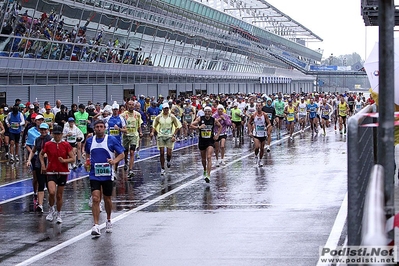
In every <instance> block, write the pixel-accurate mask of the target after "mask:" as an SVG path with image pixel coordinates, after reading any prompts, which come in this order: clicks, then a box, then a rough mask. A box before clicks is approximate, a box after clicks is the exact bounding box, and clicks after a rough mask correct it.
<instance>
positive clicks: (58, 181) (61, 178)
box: [47, 174, 68, 186]
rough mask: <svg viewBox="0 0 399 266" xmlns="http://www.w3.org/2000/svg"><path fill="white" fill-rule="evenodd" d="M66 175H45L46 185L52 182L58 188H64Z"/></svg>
mask: <svg viewBox="0 0 399 266" xmlns="http://www.w3.org/2000/svg"><path fill="white" fill-rule="evenodd" d="M67 178H68V176H67V175H58V174H57V175H47V183H48V182H50V181H54V182H55V183H56V184H57V185H59V186H65V185H66V182H67Z"/></svg>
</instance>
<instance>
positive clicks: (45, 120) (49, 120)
mask: <svg viewBox="0 0 399 266" xmlns="http://www.w3.org/2000/svg"><path fill="white" fill-rule="evenodd" d="M51 121H53V119H51V117H46V118H45V119H44V122H46V123H51Z"/></svg>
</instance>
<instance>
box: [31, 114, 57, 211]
mask: <svg viewBox="0 0 399 266" xmlns="http://www.w3.org/2000/svg"><path fill="white" fill-rule="evenodd" d="M39 116H41V115H38V116H37V117H39ZM36 121H37V123H40V122H41V124H39V131H40V133H39V134H40V135H39V137H37V138H35V140H34V143H33V145H32V149H31V150H30V153H29V156H28V160H27V162H26V166H27V167H31V168H32V169H33V170H32V172H34V176H35V179H36V181H37V184H36V185H37V187H36V189H37V196H36V197H37V201H36V202H35V204H34V207H35V210H36V211H37V212H38V213H39V214H40V215H41V214H43V199H44V186H45V185H46V184H47V176H46V174H45V173H42V171H41V164H40V159H39V158H38V156H37V155H38V154H40V152H41V151H42V149H43V147H44V145H45V144H46V142H48V141H50V140H51V136H50V135H49V134H48V133H49V126H48V124H46V123H43V121H44V119H43V117H39V119H37V120H36ZM31 130H33V129H31ZM46 160H47V159H46Z"/></svg>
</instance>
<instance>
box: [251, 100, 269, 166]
mask: <svg viewBox="0 0 399 266" xmlns="http://www.w3.org/2000/svg"><path fill="white" fill-rule="evenodd" d="M262 107H263V106H262V103H261V102H258V103H256V112H255V113H254V114H253V115H252V116H251V118H250V120H249V123H248V125H249V126H248V135H249V136H251V137H253V138H254V150H255V166H259V167H262V166H263V163H262V158H263V154H264V153H265V142H266V136H267V130H268V129H269V127H271V122H270V120H269V116H268V115H267V114H266V113H265V112H263V111H262Z"/></svg>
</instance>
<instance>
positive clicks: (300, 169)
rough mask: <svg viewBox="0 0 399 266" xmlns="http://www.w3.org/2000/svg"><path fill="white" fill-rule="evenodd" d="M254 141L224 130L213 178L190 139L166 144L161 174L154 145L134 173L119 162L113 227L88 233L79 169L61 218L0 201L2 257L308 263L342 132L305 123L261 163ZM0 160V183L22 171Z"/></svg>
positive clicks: (333, 185) (339, 156)
mask: <svg viewBox="0 0 399 266" xmlns="http://www.w3.org/2000/svg"><path fill="white" fill-rule="evenodd" d="M144 141H147V142H146V143H147V145H148V140H144ZM252 145H253V144H251V142H250V140H249V139H248V138H245V139H244V141H243V142H241V143H233V142H232V140H231V138H228V141H227V145H226V146H227V154H226V163H227V164H226V165H225V166H223V167H213V170H212V173H211V183H210V184H206V183H205V182H204V181H203V179H202V176H201V174H202V165H201V159H200V155H199V151H198V148H197V147H196V144H195V142H193V141H191V143H189V142H187V145H186V146H185V147H180V148H179V149H178V150H175V151H174V152H173V158H172V167H171V168H170V169H169V170H168V171H167V173H166V175H165V176H161V175H160V164H159V157H158V156H156V155H148V156H147V157H146V156H142V158H143V159H140V160H139V161H138V162H137V163H136V164H135V169H134V170H135V177H134V178H133V179H132V180H127V178H126V177H125V173H124V171H123V168H119V171H118V174H119V176H118V178H117V180H116V182H115V187H114V190H113V203H114V204H113V224H114V228H113V233H112V234H106V233H105V232H104V230H102V232H103V233H102V236H101V237H100V238H98V239H95V240H94V239H91V237H90V236H89V234H90V233H89V231H88V230H90V229H91V226H92V216H91V209H90V208H89V206H88V199H89V197H90V186H89V181H88V179H87V178H86V177H83V178H82V177H79V178H76V179H75V180H74V181H71V182H69V183H68V185H67V186H66V188H65V195H64V206H63V223H62V224H61V225H57V224H55V223H49V222H46V221H45V215H43V216H39V215H38V214H37V213H35V212H34V211H33V202H32V196H31V195H28V196H23V197H20V198H17V199H14V200H12V201H9V202H5V203H3V204H0V219H1V221H0V242H1V243H7V245H3V248H2V249H1V250H0V262H1V264H2V265H15V264H17V263H21V262H25V263H26V264H24V265H27V264H29V263H32V265H39V264H40V265H54V264H57V265H315V264H316V263H317V259H318V249H319V246H323V245H324V244H325V243H326V240H327V238H328V236H329V234H330V231H331V228H332V225H333V223H334V220H335V216H336V215H337V212H338V210H339V208H340V206H341V203H342V200H343V198H344V196H345V193H346V140H345V136H342V135H339V134H334V131H333V130H330V131H328V135H327V136H326V137H323V136H321V135H318V136H313V137H312V136H311V134H310V133H309V132H305V133H303V134H297V135H296V136H295V138H294V141H290V140H288V139H287V138H286V137H285V138H283V139H282V140H275V141H273V145H272V148H271V152H270V153H267V154H265V157H264V159H263V162H264V166H263V167H256V166H255V164H254V155H253V151H252ZM145 153H146V150H145V148H144V147H143V151H142V154H145ZM145 157H146V158H145ZM0 165H1V171H2V173H3V171H5V172H4V174H2V177H1V178H2V180H1V184H3V185H4V184H10V183H12V182H13V181H15V179H16V180H21V179H24V178H23V177H22V176H23V175H25V176H27V173H26V169H25V168H24V167H22V166H21V165H17V166H16V167H14V169H12V167H11V166H9V165H6V163H4V162H3V163H1V164H0ZM24 171H25V172H24ZM9 172H13V173H16V174H15V177H13V178H14V179H13V178H9V177H5V176H7V175H8V174H7V173H9ZM76 175H77V176H79V173H76ZM81 175H82V173H81ZM25 178H26V177H25ZM10 189H11V188H10ZM45 194H46V195H47V192H46V193H45ZM45 205H47V202H45ZM47 210H48V207H47V206H45V214H46V212H47ZM104 222H105V213H102V214H101V223H104ZM66 241H68V242H66ZM46 250H50V251H51V252H49V253H43V252H45V251H46Z"/></svg>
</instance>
